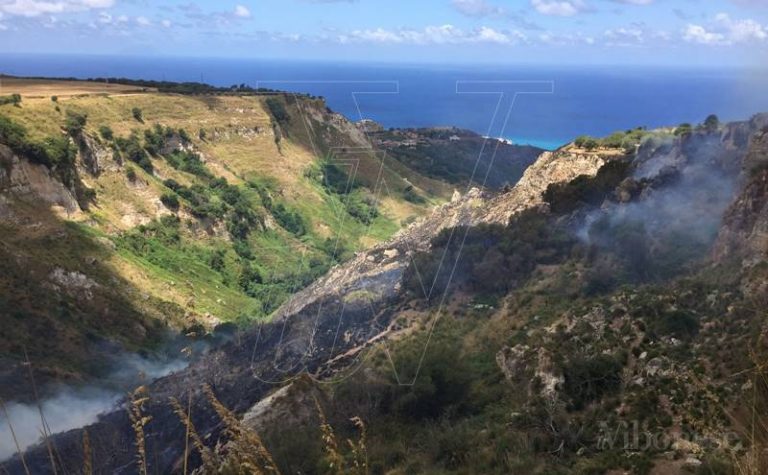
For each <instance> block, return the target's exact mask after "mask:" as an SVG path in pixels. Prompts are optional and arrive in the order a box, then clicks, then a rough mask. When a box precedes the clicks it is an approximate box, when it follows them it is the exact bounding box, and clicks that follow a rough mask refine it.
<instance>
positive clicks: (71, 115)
mask: <svg viewBox="0 0 768 475" xmlns="http://www.w3.org/2000/svg"><path fill="white" fill-rule="evenodd" d="M87 122H88V115H87V114H81V113H78V112H74V111H67V117H66V119H65V121H64V129H65V130H66V131H67V134H68V135H69V136H70V137H77V136H79V135H80V134H81V133H82V132H83V129H84V128H85V124H86V123H87Z"/></svg>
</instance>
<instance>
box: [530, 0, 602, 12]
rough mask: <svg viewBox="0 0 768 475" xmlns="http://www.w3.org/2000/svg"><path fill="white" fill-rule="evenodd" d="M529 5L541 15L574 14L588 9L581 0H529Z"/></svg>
mask: <svg viewBox="0 0 768 475" xmlns="http://www.w3.org/2000/svg"><path fill="white" fill-rule="evenodd" d="M531 6H533V8H534V9H536V11H537V12H539V13H541V14H542V15H552V16H574V15H576V14H578V13H581V12H585V11H587V10H588V7H587V4H586V3H584V1H583V0H531Z"/></svg>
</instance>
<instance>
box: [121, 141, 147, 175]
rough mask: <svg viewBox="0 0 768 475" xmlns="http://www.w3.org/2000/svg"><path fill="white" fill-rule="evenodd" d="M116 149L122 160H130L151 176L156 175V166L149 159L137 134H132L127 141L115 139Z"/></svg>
mask: <svg viewBox="0 0 768 475" xmlns="http://www.w3.org/2000/svg"><path fill="white" fill-rule="evenodd" d="M115 149H116V151H117V152H118V153H119V154H120V156H121V157H122V158H125V159H127V160H130V161H131V162H133V163H135V164H137V165H138V166H139V167H140V168H142V169H143V170H144V171H145V172H147V173H149V174H150V175H151V174H152V173H154V169H155V167H154V165H153V164H152V160H151V159H150V158H149V155H148V154H147V152H146V150H144V147H143V146H142V144H141V139H139V136H138V135H137V134H136V133H132V134H131V135H130V136H129V137H128V138H127V139H125V138H122V137H116V138H115Z"/></svg>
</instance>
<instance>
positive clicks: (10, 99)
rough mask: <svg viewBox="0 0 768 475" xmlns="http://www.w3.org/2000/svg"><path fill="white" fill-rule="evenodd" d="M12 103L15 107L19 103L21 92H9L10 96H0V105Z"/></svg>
mask: <svg viewBox="0 0 768 475" xmlns="http://www.w3.org/2000/svg"><path fill="white" fill-rule="evenodd" d="M6 104H13V105H14V106H16V107H19V106H20V105H21V94H11V95H10V96H0V106H4V105H6Z"/></svg>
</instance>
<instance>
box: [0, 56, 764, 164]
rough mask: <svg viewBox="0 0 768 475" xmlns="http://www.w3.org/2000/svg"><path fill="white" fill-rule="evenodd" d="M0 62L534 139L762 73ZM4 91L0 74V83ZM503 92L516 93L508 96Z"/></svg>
mask: <svg viewBox="0 0 768 475" xmlns="http://www.w3.org/2000/svg"><path fill="white" fill-rule="evenodd" d="M0 73H2V74H8V75H14V76H44V77H73V78H80V79H86V78H96V77H121V78H130V79H147V80H167V81H179V82H184V81H196V82H205V83H208V84H212V85H215V86H230V85H235V84H246V85H249V86H254V87H267V88H272V89H280V90H285V91H290V92H297V93H307V94H311V95H315V96H322V97H324V98H325V99H326V101H327V103H328V106H329V107H330V108H331V109H333V110H334V111H337V112H340V113H342V114H344V115H345V116H346V117H348V118H350V119H351V120H361V119H372V120H375V121H376V122H378V123H380V124H382V125H383V126H384V127H387V128H410V127H441V126H455V127H459V128H464V129H469V130H472V131H474V132H477V133H479V134H481V135H484V136H491V137H499V138H504V139H507V140H510V141H512V142H513V143H516V144H530V145H535V146H538V147H541V148H545V149H554V148H557V147H559V146H561V145H563V144H565V143H567V142H568V141H570V140H573V139H574V138H575V137H577V136H579V135H593V136H604V135H608V134H610V133H612V132H614V131H616V130H626V129H631V128H635V127H648V128H657V127H666V126H675V125H678V124H680V123H685V122H688V123H699V122H701V121H703V120H704V118H705V117H706V116H707V115H709V114H717V115H718V116H719V117H720V118H721V119H722V120H744V119H748V118H749V117H750V116H752V115H754V114H756V113H759V112H765V111H768V90H766V89H765V88H764V87H761V85H762V84H765V79H766V77H768V75H766V73H765V72H763V71H756V70H750V69H738V68H733V69H723V68H719V69H714V68H712V69H708V68H701V67H696V68H671V67H650V66H636V67H627V66H587V67H579V68H576V67H573V66H563V67H543V66H531V65H525V66H512V65H498V66H494V65H489V64H474V65H470V64H466V65H439V64H391V63H374V62H370V63H368V62H366V63H358V62H320V61H284V60H256V59H217V58H190V57H117V56H115V57H112V56H92V55H88V56H78V55H34V54H33V55H29V54H25V55H20V54H18V55H16V54H13V55H9V54H5V55H0ZM502 91H503V92H506V93H508V94H507V95H506V96H505V97H506V99H505V100H501V101H500V99H499V97H500V96H499V94H494V93H497V92H502ZM12 92H13V91H5V90H3V89H2V86H1V85H0V94H4V93H12ZM477 92H483V93H479V94H478V93H477ZM514 92H521V93H522V94H519V95H518V96H517V97H515V101H514V104H513V105H512V101H510V100H508V99H509V98H511V97H512V96H513V93H514ZM527 92H528V93H527ZM529 92H534V93H533V94H529ZM510 106H511V107H512V108H511V112H510V114H509V118H508V121H506V122H505V121H504V120H503V118H504V116H505V112H506V111H507V110H509V108H510Z"/></svg>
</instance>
